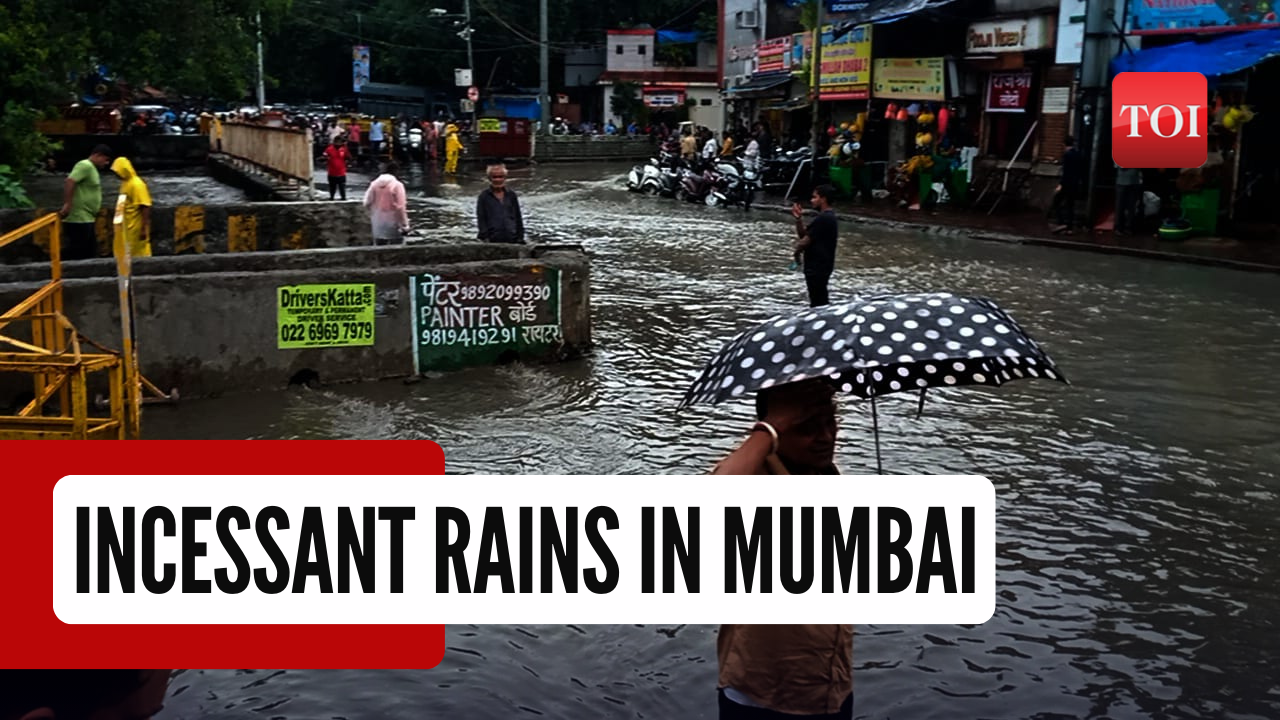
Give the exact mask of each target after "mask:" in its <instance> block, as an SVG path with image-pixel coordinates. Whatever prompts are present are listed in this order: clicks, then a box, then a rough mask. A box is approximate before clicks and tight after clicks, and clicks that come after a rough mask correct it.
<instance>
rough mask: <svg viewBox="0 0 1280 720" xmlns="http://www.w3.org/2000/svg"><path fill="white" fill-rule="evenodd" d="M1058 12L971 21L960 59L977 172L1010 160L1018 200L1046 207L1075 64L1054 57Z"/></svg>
mask: <svg viewBox="0 0 1280 720" xmlns="http://www.w3.org/2000/svg"><path fill="white" fill-rule="evenodd" d="M1057 24H1058V23H1057V18H1056V17H1055V16H1054V15H1050V14H1037V15H1027V16H1017V17H1006V18H992V19H987V20H981V21H978V22H974V23H971V24H970V25H969V27H968V30H967V31H966V33H965V55H964V59H963V61H962V62H961V64H960V82H961V85H962V86H963V93H962V95H963V96H964V98H965V102H966V103H967V107H966V108H964V111H965V112H964V114H965V115H967V116H972V117H976V118H978V122H977V124H976V132H975V133H974V138H973V139H974V142H975V144H976V146H977V148H978V160H977V165H978V168H976V169H975V175H978V176H981V175H983V174H985V173H987V172H990V171H991V170H992V169H993V168H996V167H999V168H1012V171H1013V172H1015V173H1016V174H1017V175H1018V178H1017V179H1018V186H1019V187H1020V188H1022V190H1023V197H1022V198H1021V199H1022V200H1024V201H1027V202H1029V203H1030V204H1031V205H1032V206H1034V207H1041V208H1043V207H1047V206H1048V204H1049V203H1050V202H1051V200H1052V196H1053V189H1054V187H1055V186H1056V183H1057V178H1058V177H1059V174H1060V172H1061V170H1060V165H1059V161H1060V160H1061V158H1062V154H1063V152H1064V151H1065V140H1066V138H1067V136H1068V135H1070V134H1071V112H1072V104H1073V103H1072V99H1073V98H1074V97H1075V74H1076V66H1075V65H1074V64H1059V56H1060V53H1057V52H1056V51H1055V31H1056V30H1057Z"/></svg>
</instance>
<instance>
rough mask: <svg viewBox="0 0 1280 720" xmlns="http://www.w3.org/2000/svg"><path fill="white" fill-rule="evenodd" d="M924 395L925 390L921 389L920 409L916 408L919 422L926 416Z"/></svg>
mask: <svg viewBox="0 0 1280 720" xmlns="http://www.w3.org/2000/svg"><path fill="white" fill-rule="evenodd" d="M924 393H925V388H920V407H918V408H916V419H917V420H919V419H920V418H921V417H922V416H923V415H924Z"/></svg>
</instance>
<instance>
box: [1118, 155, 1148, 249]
mask: <svg viewBox="0 0 1280 720" xmlns="http://www.w3.org/2000/svg"><path fill="white" fill-rule="evenodd" d="M1141 218H1142V170H1141V168H1122V167H1120V166H1119V165H1116V219H1115V233H1116V234H1117V235H1132V234H1134V233H1135V232H1137V231H1138V222H1139V220H1140V219H1141Z"/></svg>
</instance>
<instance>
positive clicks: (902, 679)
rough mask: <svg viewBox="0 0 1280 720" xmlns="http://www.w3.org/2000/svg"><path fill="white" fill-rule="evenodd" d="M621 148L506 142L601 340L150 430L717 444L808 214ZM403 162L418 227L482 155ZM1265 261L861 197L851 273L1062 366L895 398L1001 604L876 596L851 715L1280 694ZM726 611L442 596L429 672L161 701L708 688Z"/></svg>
mask: <svg viewBox="0 0 1280 720" xmlns="http://www.w3.org/2000/svg"><path fill="white" fill-rule="evenodd" d="M626 167H627V166H622V165H618V166H601V165H578V166H572V165H570V166H554V167H546V168H540V169H533V170H530V169H513V170H512V172H511V176H512V180H511V183H510V185H511V187H513V188H514V189H515V190H517V191H518V192H520V193H521V195H522V197H521V201H522V205H523V206H524V211H525V218H526V225H527V226H528V227H529V228H530V232H531V234H532V235H533V237H534V238H535V239H537V240H540V241H545V242H571V243H581V244H582V245H583V246H584V247H585V248H586V249H587V251H588V252H589V253H590V256H591V259H592V263H593V278H592V300H593V323H594V338H595V342H596V348H595V351H594V352H593V353H592V354H591V355H590V356H589V357H587V358H585V359H583V360H580V361H576V362H573V363H568V364H563V365H556V366H514V367H503V368H474V369H471V370H467V371H463V372H458V373H453V374H448V375H441V376H438V377H431V378H427V379H425V380H423V381H422V382H419V383H417V384H411V385H406V384H404V383H403V382H399V381H394V382H390V381H389V382H384V383H374V384H365V385H352V386H331V387H323V388H321V389H319V390H306V389H299V388H295V389H290V390H285V389H282V390H281V391H280V392H278V393H274V394H271V393H267V394H248V395H243V396H230V397H226V398H223V399H220V400H211V401H195V402H184V403H183V404H181V405H180V406H178V407H176V408H162V407H160V408H148V410H147V412H146V415H145V417H144V428H145V431H146V433H147V435H148V436H149V437H150V438H153V439H179V438H181V439H244V438H262V439H273V438H325V439H328V438H360V439H423V440H434V441H436V442H438V443H439V444H440V445H441V446H442V447H443V448H444V450H445V457H446V460H447V464H448V471H449V472H450V473H491V474H535V473H536V474H559V473H568V474H676V473H680V474H690V475H698V474H702V473H705V472H706V471H707V469H708V468H709V467H710V466H711V465H712V463H714V462H715V461H716V460H718V459H719V458H720V457H722V456H723V455H724V454H725V453H726V452H727V451H728V450H729V449H731V448H732V447H733V446H734V445H735V444H736V443H737V442H738V441H740V440H741V438H742V436H743V433H744V432H745V431H746V430H747V429H748V428H749V427H750V424H751V421H752V420H753V419H754V418H753V415H752V406H751V404H750V403H749V402H740V403H737V404H729V405H725V406H719V407H714V408H709V407H695V408H694V409H692V410H689V411H684V412H681V413H677V412H675V407H676V405H677V403H678V402H679V400H680V398H681V397H682V396H683V394H684V392H685V390H686V389H687V388H688V386H689V384H690V383H692V381H693V380H694V378H695V377H696V375H697V373H698V371H699V370H700V368H701V364H702V363H703V362H704V361H705V360H706V359H707V358H708V357H709V356H710V355H711V354H712V353H713V352H714V351H715V350H716V349H718V347H719V344H720V342H721V341H723V340H727V339H729V338H730V337H732V336H733V335H734V334H736V333H737V332H739V331H740V330H742V329H744V328H746V327H749V326H751V325H752V324H754V323H756V322H759V321H761V320H763V319H765V318H766V317H768V316H770V315H772V314H775V313H779V312H786V311H790V310H792V309H795V308H797V307H802V306H804V305H806V304H807V301H806V296H805V288H804V282H803V278H802V277H801V276H800V275H799V274H798V273H795V272H789V271H788V270H787V264H788V262H789V261H790V252H789V242H790V239H791V236H792V228H791V224H790V223H789V222H788V220H789V217H787V216H784V215H781V214H777V213H774V212H771V211H765V212H760V211H753V212H751V213H750V214H744V213H743V212H742V211H741V210H740V209H733V210H725V209H720V208H714V209H713V208H706V207H702V206H695V205H680V204H677V203H676V202H675V201H674V200H661V199H651V198H646V197H641V196H639V195H633V194H629V193H627V192H626V191H625V190H624V189H623V188H622V186H621V184H620V182H619V178H620V176H621V174H622V173H623V172H624V171H625V169H626ZM366 182H367V180H366ZM351 185H352V186H351V188H349V193H350V194H349V196H354V197H356V198H358V197H360V193H362V192H363V188H364V184H363V183H361V182H358V181H357V179H356V178H354V177H353V179H352V184H351ZM410 185H411V188H412V189H413V192H412V193H411V195H413V196H414V199H413V200H412V207H411V220H412V223H413V226H414V228H415V229H417V230H421V231H422V232H423V233H424V234H427V235H428V236H433V237H434V236H436V235H439V236H440V237H443V238H445V239H447V240H455V241H456V240H462V239H465V238H467V237H471V236H472V232H473V227H474V212H475V210H474V198H475V194H476V193H477V192H478V190H479V189H480V185H479V178H478V177H473V178H472V179H471V180H469V181H466V182H464V184H463V186H462V187H457V186H452V187H450V186H444V187H436V186H432V185H431V184H430V183H428V182H426V181H425V180H424V179H423V178H422V177H420V176H418V175H414V176H412V177H411V178H410ZM104 189H105V188H104ZM154 192H155V189H154V187H153V193H154ZM325 195H326V196H327V193H325ZM1276 283H1277V280H1276V278H1275V277H1274V276H1270V275H1265V274H1247V273H1240V272H1236V271H1230V270H1222V269H1213V268H1205V267H1197V266H1191V265H1181V264H1176V263H1161V262H1154V261H1149V260H1139V259H1133V258H1127V257H1118V256H1116V257H1112V256H1106V255H1100V254H1092V253H1078V252H1069V251H1063V250H1055V249H1048V248H1036V247H1020V246H1014V245H1005V244H997V243H986V242H981V241H971V240H966V239H945V238H938V237H933V236H929V235H926V234H923V233H914V232H900V231H889V230H885V229H882V228H876V227H874V226H857V225H853V224H851V223H844V224H842V227H841V237H840V246H839V253H838V256H837V264H836V273H835V275H834V276H833V278H832V282H831V289H832V297H833V300H835V301H839V300H841V299H842V298H846V297H849V296H852V295H853V294H855V293H868V294H873V293H886V292H911V291H952V292H957V293H965V294H976V295H980V296H986V297H990V298H992V299H994V300H995V301H997V302H998V303H1000V304H1001V305H1002V306H1003V307H1004V308H1005V309H1006V310H1008V311H1009V312H1010V313H1011V314H1012V315H1013V316H1014V318H1016V319H1017V320H1018V321H1019V322H1020V323H1021V324H1022V325H1023V327H1024V328H1025V329H1026V330H1027V331H1028V332H1029V333H1030V334H1031V335H1032V336H1033V337H1035V338H1036V339H1037V340H1038V341H1039V342H1040V343H1041V344H1042V345H1043V346H1044V347H1045V349H1046V350H1047V352H1048V353H1049V354H1050V355H1051V356H1052V357H1053V358H1054V360H1055V361H1056V362H1057V363H1058V365H1059V367H1060V368H1061V369H1062V371H1063V372H1064V373H1066V375H1067V377H1068V378H1069V379H1070V380H1071V381H1072V383H1073V384H1072V385H1071V386H1064V385H1061V384H1058V383H1050V382H1039V383H1037V382H1021V383H1013V384H1011V385H1008V386H1005V387H1004V388H1001V389H990V388H972V387H971V388H964V389H958V390H951V391H937V392H931V393H930V395H929V401H928V403H927V404H926V406H925V411H924V415H923V417H921V418H919V419H917V417H916V412H915V411H916V404H917V398H916V397H915V396H890V397H888V398H885V399H883V400H881V401H879V403H878V404H879V408H880V418H879V421H880V428H881V438H882V443H883V456H884V467H885V471H886V472H887V473H890V474H981V475H985V476H987V477H989V478H991V480H992V481H993V482H994V484H995V486H996V491H997V498H998V501H997V502H998V505H997V511H998V517H997V519H998V548H997V557H998V560H997V562H998V587H997V598H998V606H997V609H996V613H995V616H994V617H993V618H992V619H991V620H990V621H989V622H987V623H985V624H984V625H981V626H975V627H957V626H882V627H876V626H859V627H858V628H857V635H856V637H855V641H854V685H855V706H854V707H855V715H856V716H857V717H860V718H877V719H888V718H894V719H907V718H911V719H931V718H939V719H941V718H999V719H1005V718H1008V719H1010V720H1012V719H1014V718H1033V717H1034V718H1083V717H1107V718H1115V719H1123V718H1251V719H1252V718H1256V719H1258V720H1267V719H1273V718H1277V717H1280V683H1277V676H1278V675H1277V670H1276V668H1280V620H1277V618H1280V580H1278V579H1280V532H1278V531H1277V530H1276V522H1275V518H1276V517H1277V515H1278V514H1280V478H1277V474H1276V469H1277V467H1280V440H1278V439H1277V438H1280V433H1277V431H1276V428H1277V427H1278V426H1280V383H1278V382H1277V381H1276V379H1275V370H1274V368H1275V367H1276V366H1277V365H1280V343H1278V342H1277V340H1278V339H1280V330H1278V328H1280V293H1277V292H1276ZM143 352H144V356H145V348H144V351H143ZM406 370H407V369H406ZM840 432H841V439H840V444H839V447H838V449H837V462H838V464H839V465H840V467H841V468H842V469H843V470H844V472H846V473H849V474H857V473H869V472H874V469H875V462H874V455H873V446H872V440H871V437H872V436H871V419H870V416H869V413H868V408H867V407H866V406H864V405H863V404H862V403H860V402H858V401H855V400H848V401H846V402H845V403H844V404H843V408H842V426H841V430H840ZM692 481H693V482H719V483H726V491H727V492H728V491H730V490H731V484H730V481H728V480H726V479H723V478H720V479H713V478H709V477H703V478H695V479H693V480H692ZM850 482H858V480H856V479H850ZM429 615H430V613H429V608H425V607H424V618H429ZM796 620H797V621H802V620H803V618H796ZM715 631H716V628H715V627H714V626H680V627H654V626H648V627H641V626H583V627H575V626H523V627H515V626H493V625H487V626H472V627H463V626H451V627H449V629H448V638H447V644H448V647H449V649H448V651H447V652H446V655H445V659H444V662H443V664H442V665H441V666H440V667H438V668H436V669H435V670H432V671H425V672H418V671H386V672H366V671H333V672H322V671H257V672H247V671H196V670H189V671H184V672H183V673H182V674H181V675H180V676H179V677H177V678H175V679H174V681H173V684H172V686H171V697H170V698H169V699H168V700H167V701H166V707H167V709H166V710H165V711H164V713H162V715H161V716H160V717H161V718H177V717H185V718H228V719H230V718H258V719H264V720H265V719H266V718H272V719H275V718H287V719H289V720H302V719H304V718H305V719H311V718H324V719H328V718H352V719H353V720H354V719H357V718H394V719H396V720H410V719H415V720H416V719H417V718H424V717H429V718H436V717H439V718H477V719H480V720H491V719H493V720H496V719H498V718H510V717H523V716H545V717H551V718H714V717H715V716H716V710H715V708H716V705H715V679H716V678H715V676H716V662H715Z"/></svg>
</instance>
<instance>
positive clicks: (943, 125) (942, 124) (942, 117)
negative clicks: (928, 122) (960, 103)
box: [938, 107, 951, 135]
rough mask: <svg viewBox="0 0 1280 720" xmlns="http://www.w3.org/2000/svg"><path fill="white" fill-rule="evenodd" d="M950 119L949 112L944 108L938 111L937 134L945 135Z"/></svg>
mask: <svg viewBox="0 0 1280 720" xmlns="http://www.w3.org/2000/svg"><path fill="white" fill-rule="evenodd" d="M950 119H951V111H950V110H947V109H946V108H945V107H944V108H942V109H941V110H939V111H938V134H939V135H946V134H947V121H949V120H950Z"/></svg>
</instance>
